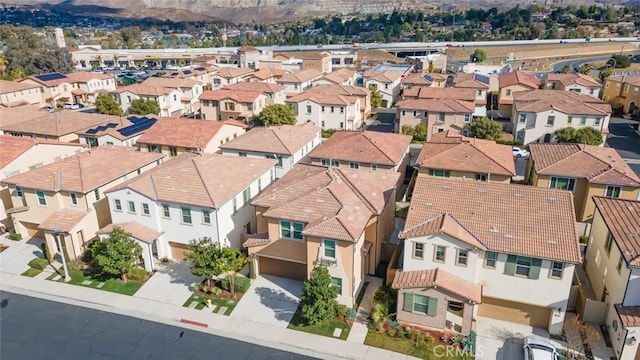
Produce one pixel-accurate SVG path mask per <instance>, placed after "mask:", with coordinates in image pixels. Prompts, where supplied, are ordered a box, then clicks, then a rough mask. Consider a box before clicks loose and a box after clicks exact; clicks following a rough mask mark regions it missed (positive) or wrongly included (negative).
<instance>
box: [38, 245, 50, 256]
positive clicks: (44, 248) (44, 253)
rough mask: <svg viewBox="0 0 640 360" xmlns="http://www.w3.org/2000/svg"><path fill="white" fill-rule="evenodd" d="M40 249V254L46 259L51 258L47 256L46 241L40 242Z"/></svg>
mask: <svg viewBox="0 0 640 360" xmlns="http://www.w3.org/2000/svg"><path fill="white" fill-rule="evenodd" d="M40 249H41V250H42V255H43V256H44V258H45V259H47V260H51V258H50V257H49V248H48V247H47V243H46V242H43V243H42V244H40Z"/></svg>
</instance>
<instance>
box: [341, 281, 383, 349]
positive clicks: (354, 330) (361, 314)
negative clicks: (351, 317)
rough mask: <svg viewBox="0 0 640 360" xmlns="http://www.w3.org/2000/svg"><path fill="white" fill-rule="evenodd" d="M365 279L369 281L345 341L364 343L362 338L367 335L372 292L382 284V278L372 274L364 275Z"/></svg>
mask: <svg viewBox="0 0 640 360" xmlns="http://www.w3.org/2000/svg"><path fill="white" fill-rule="evenodd" d="M364 280H365V281H368V282H369V285H368V286H367V290H366V291H365V293H364V296H363V297H362V301H361V302H360V307H358V312H357V313H356V319H355V321H354V322H353V326H351V331H350V332H349V337H347V341H349V342H353V343H358V344H364V340H365V338H366V337H367V333H368V332H369V326H368V325H369V316H370V315H371V308H372V306H371V301H372V300H373V293H374V292H375V291H376V290H377V289H378V288H379V287H380V286H382V279H381V278H377V277H373V276H365V278H364Z"/></svg>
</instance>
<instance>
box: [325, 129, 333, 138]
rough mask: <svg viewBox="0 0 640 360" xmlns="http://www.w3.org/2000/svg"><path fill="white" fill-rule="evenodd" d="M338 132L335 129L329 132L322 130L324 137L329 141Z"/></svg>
mask: <svg viewBox="0 0 640 360" xmlns="http://www.w3.org/2000/svg"><path fill="white" fill-rule="evenodd" d="M335 132H336V130H335V129H328V130H322V137H323V138H324V139H328V138H330V137H331V135H333V133H335Z"/></svg>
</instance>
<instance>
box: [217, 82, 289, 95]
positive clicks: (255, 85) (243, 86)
mask: <svg viewBox="0 0 640 360" xmlns="http://www.w3.org/2000/svg"><path fill="white" fill-rule="evenodd" d="M284 89H285V87H284V86H283V85H280V84H274V83H265V82H260V81H251V82H240V83H237V84H229V85H225V86H224V87H223V88H222V90H233V91H252V92H261V93H263V94H275V93H277V92H278V91H282V90H284Z"/></svg>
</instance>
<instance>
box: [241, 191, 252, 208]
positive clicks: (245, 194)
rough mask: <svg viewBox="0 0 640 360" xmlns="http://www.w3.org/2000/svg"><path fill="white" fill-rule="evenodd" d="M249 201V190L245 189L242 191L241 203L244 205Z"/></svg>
mask: <svg viewBox="0 0 640 360" xmlns="http://www.w3.org/2000/svg"><path fill="white" fill-rule="evenodd" d="M250 200H251V188H250V187H247V188H246V189H244V190H242V201H244V203H245V204H246V203H248V202H249V201H250Z"/></svg>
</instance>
